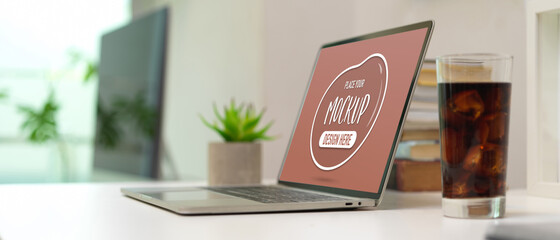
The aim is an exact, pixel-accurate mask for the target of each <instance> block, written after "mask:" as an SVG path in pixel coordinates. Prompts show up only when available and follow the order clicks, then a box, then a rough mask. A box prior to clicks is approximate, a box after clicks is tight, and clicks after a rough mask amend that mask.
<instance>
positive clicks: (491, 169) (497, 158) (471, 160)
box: [463, 143, 506, 177]
mask: <svg viewBox="0 0 560 240" xmlns="http://www.w3.org/2000/svg"><path fill="white" fill-rule="evenodd" d="M504 152H505V151H504V149H503V148H502V147H500V146H499V145H496V144H491V143H487V144H481V145H476V146H474V147H471V148H470V149H469V151H468V152H467V156H466V157H465V160H464V162H463V169H465V170H467V171H472V172H474V173H476V174H477V175H479V176H486V177H494V176H497V175H499V174H502V173H504V171H505V169H506V161H505V160H506V159H505V157H506V156H505V154H504Z"/></svg>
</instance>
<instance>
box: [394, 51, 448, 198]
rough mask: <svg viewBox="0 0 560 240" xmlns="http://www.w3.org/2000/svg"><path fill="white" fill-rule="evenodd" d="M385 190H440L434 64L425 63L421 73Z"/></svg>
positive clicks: (428, 61) (432, 62)
mask: <svg viewBox="0 0 560 240" xmlns="http://www.w3.org/2000/svg"><path fill="white" fill-rule="evenodd" d="M388 186H389V188H392V189H396V190H400V191H437V190H441V164H440V144H439V119H438V98H437V80H436V69H435V61H431V60H427V61H426V62H425V63H424V67H423V68H422V70H421V72H420V76H419V78H418V84H417V86H416V89H415V91H414V94H413V96H412V102H411V105H410V108H409V111H408V115H407V118H406V121H405V125H404V129H403V134H402V137H401V142H400V143H399V147H398V149H397V154H396V156H395V162H394V164H393V169H392V173H391V175H390V180H389V184H388Z"/></svg>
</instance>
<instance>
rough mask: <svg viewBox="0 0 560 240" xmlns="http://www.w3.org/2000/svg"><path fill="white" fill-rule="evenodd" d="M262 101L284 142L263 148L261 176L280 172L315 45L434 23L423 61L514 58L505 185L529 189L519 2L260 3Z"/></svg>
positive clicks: (522, 25) (521, 6)
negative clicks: (458, 56)
mask: <svg viewBox="0 0 560 240" xmlns="http://www.w3.org/2000/svg"><path fill="white" fill-rule="evenodd" d="M264 7H265V18H264V20H265V36H266V37H265V50H264V53H265V84H264V87H265V88H264V93H265V99H264V101H265V102H264V103H265V104H266V105H267V106H268V109H269V112H268V117H270V118H272V119H275V121H276V124H275V126H274V127H273V128H272V132H274V133H281V134H282V137H281V138H280V139H278V140H276V141H273V142H270V143H267V144H266V148H265V153H264V154H265V159H266V162H265V164H264V176H265V177H267V178H274V177H276V176H277V173H278V170H279V168H280V165H281V162H282V159H283V156H284V152H285V148H286V146H287V143H288V140H289V134H290V133H291V131H292V127H293V123H294V121H295V117H296V114H297V112H298V109H299V107H300V101H301V98H302V96H303V94H304V90H305V86H306V83H307V81H308V78H309V74H310V71H311V68H312V65H313V62H314V59H315V54H316V51H317V49H318V47H319V46H320V45H321V44H322V43H325V42H330V41H333V40H337V39H341V38H345V37H350V36H354V35H360V34H365V33H369V32H375V31H378V30H382V29H385V28H391V27H396V26H399V25H404V24H409V23H414V22H418V21H423V20H428V19H433V20H435V21H436V24H435V30H434V35H433V37H432V41H431V44H430V47H429V49H428V53H427V57H428V58H434V57H436V56H438V55H442V54H449V53H465V52H497V53H506V54H511V55H513V56H514V72H513V76H514V77H513V96H512V110H511V114H512V115H511V123H510V147H509V163H508V164H509V165H508V182H509V185H510V186H511V187H514V188H518V187H524V186H525V184H526V159H525V152H526V149H525V144H526V141H525V138H526V129H525V92H524V91H525V90H524V87H523V86H524V85H525V83H524V81H525V13H524V11H525V10H524V2H523V0H494V1H486V0H471V1H456V0H453V1H443V0H422V1H420V0H393V1H381V0H376V1H365V0H363V1H360V0H354V1H335V0H329V1H324V0H322V1H321V0H314V1H297V0H285V1H274V0H269V1H266V3H265V6H264Z"/></svg>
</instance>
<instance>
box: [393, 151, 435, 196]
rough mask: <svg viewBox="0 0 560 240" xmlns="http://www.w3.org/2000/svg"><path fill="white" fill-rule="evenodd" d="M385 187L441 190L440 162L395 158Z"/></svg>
mask: <svg viewBox="0 0 560 240" xmlns="http://www.w3.org/2000/svg"><path fill="white" fill-rule="evenodd" d="M387 187H388V188H390V189H395V190H399V191H407V192H410V191H441V162H440V161H430V162H416V161H411V160H408V159H395V162H394V163H393V169H392V172H391V175H390V177H389V182H388V183H387Z"/></svg>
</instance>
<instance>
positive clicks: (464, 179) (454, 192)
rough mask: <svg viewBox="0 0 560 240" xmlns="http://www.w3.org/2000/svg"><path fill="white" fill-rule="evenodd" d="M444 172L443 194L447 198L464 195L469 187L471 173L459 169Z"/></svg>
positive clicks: (469, 190) (467, 192)
mask: <svg viewBox="0 0 560 240" xmlns="http://www.w3.org/2000/svg"><path fill="white" fill-rule="evenodd" d="M446 170H455V171H450V172H447V173H444V174H443V175H444V176H443V195H444V196H445V197H448V198H457V197H466V196H467V195H468V194H469V192H471V189H470V188H469V186H470V185H471V184H470V180H471V179H470V178H471V175H472V174H471V173H469V172H467V171H463V170H460V169H449V168H448V169H446Z"/></svg>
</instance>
